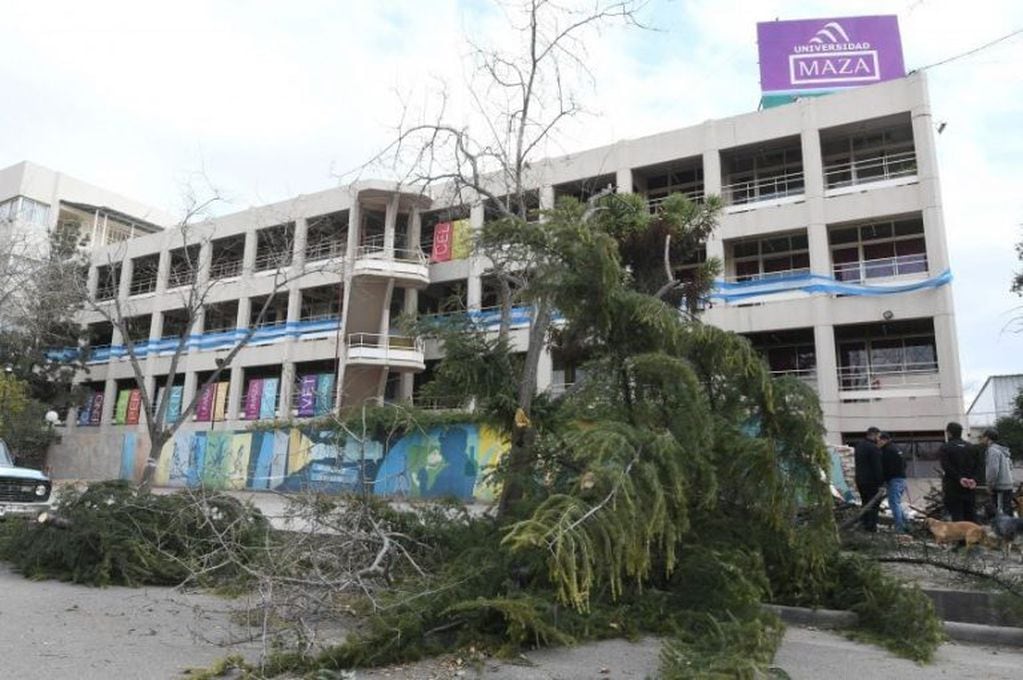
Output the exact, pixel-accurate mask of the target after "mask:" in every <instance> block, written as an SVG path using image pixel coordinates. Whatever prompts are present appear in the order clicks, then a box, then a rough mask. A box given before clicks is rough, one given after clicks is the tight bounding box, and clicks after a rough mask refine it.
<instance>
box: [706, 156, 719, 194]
mask: <svg viewBox="0 0 1023 680" xmlns="http://www.w3.org/2000/svg"><path fill="white" fill-rule="evenodd" d="M703 195H704V196H720V195H721V152H720V151H719V150H718V149H716V148H713V149H707V150H706V151H704V152H703Z"/></svg>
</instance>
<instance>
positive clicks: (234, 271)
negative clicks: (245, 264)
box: [210, 260, 242, 280]
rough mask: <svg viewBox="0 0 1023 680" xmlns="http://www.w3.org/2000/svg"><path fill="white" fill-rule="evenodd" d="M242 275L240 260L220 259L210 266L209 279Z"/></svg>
mask: <svg viewBox="0 0 1023 680" xmlns="http://www.w3.org/2000/svg"><path fill="white" fill-rule="evenodd" d="M241 275H242V261H241V260H222V261H220V262H216V263H214V264H212V265H211V266H210V279H211V280H216V279H230V278H232V277H235V276H241Z"/></svg>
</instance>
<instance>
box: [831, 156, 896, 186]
mask: <svg viewBox="0 0 1023 680" xmlns="http://www.w3.org/2000/svg"><path fill="white" fill-rule="evenodd" d="M913 175H916V152H915V151H903V152H900V153H893V154H884V155H881V156H873V157H871V158H860V159H856V160H853V161H848V162H845V163H834V164H832V165H826V166H824V186H825V187H826V188H828V189H839V188H841V187H851V186H856V185H857V184H864V183H866V182H882V181H884V180H889V179H898V178H900V177H911V176H913Z"/></svg>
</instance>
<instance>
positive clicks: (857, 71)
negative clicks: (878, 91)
mask: <svg viewBox="0 0 1023 680" xmlns="http://www.w3.org/2000/svg"><path fill="white" fill-rule="evenodd" d="M792 51H793V54H790V55H789V77H790V79H791V82H792V84H793V85H828V84H835V83H865V82H876V81H879V80H881V68H880V63H879V59H878V55H877V50H876V49H873V47H872V46H871V44H870V43H869V42H866V41H864V42H855V41H854V40H853V39H852V38H850V37H849V33H848V32H847V31H846V30H845V28H843V27H842V25H841V24H840V23H838V22H837V21H829V22H828V23H826V24H824V26H823V27H822V28H820V29H819V30H818V31H817V32H816V33H815V34H814V35H813V37H812V38H810V39H809V40H807V41H806V42H805V43H803V44H802V45H795V46H794V47H793V48H792Z"/></svg>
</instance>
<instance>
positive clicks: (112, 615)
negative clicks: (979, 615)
mask: <svg viewBox="0 0 1023 680" xmlns="http://www.w3.org/2000/svg"><path fill="white" fill-rule="evenodd" d="M0 593H3V597H2V598H0V649H2V650H3V652H4V654H3V656H4V660H3V672H2V673H0V676H2V677H4V678H12V679H13V678H16V679H17V680H36V679H39V680H53V679H54V678H67V677H74V678H75V679H76V680H107V679H108V678H118V679H124V680H131V679H135V678H138V679H140V680H141V679H150V678H176V677H181V672H182V671H183V670H184V669H185V668H187V667H190V666H203V665H206V664H209V663H211V662H212V661H214V660H215V659H218V658H221V657H223V656H226V655H227V654H229V653H232V652H241V653H244V654H246V655H247V656H250V657H254V656H255V655H256V654H257V649H256V647H255V646H254V645H251V644H249V645H243V646H240V647H239V646H234V647H222V646H219V645H218V644H217V643H218V642H224V641H226V640H230V639H232V638H237V637H239V634H240V632H241V631H239V630H237V629H236V628H234V627H233V626H231V624H230V623H229V621H228V615H229V611H230V610H231V609H232V608H233V607H236V606H238V603H236V602H232V601H228V600H221V599H218V598H214V597H209V596H203V595H197V594H181V593H177V592H175V591H174V590H172V589H169V588H139V589H131V588H105V589H97V588H86V587H81V586H73V585H69V584H66V583H56V582H52V581H43V582H33V581H28V580H26V579H23V578H22V577H21V576H19V575H17V574H14V573H12V572H11V571H10V570H9V569H7V568H6V567H4V566H0ZM659 649H660V644H659V642H658V641H657V640H654V639H646V640H642V641H640V642H637V643H630V642H625V641H623V640H609V641H606V642H602V643H598V644H590V645H584V646H580V647H576V648H568V649H546V650H539V651H536V652H531V653H530V654H528V655H526V658H524V659H520V660H519V661H518V662H516V663H509V662H496V661H490V662H487V663H485V664H483V666H482V667H481V668H478V669H477V668H466V667H458V666H457V665H456V664H454V663H453V662H452V660H450V659H447V660H441V661H436V660H432V661H429V662H424V663H420V664H415V665H413V666H408V667H402V668H390V669H378V670H373V671H360V672H359V673H358V675H357V677H358V678H376V679H380V678H409V679H414V678H423V679H424V680H425V679H427V678H436V679H442V678H454V677H474V676H477V675H478V676H479V677H485V678H502V679H503V678H507V679H509V680H543V679H549V680H553V679H555V678H558V679H566V680H567V679H570V678H580V679H581V678H644V677H647V676H655V675H656V672H657V666H658V653H659ZM775 663H776V665H778V666H780V667H781V668H783V669H785V670H786V671H787V672H788V673H789V674H790V675H791V676H792V678H794V679H795V680H816V679H817V678H821V677H825V676H826V677H828V678H830V679H838V680H841V679H843V678H848V679H849V680H861V679H862V678H900V680H914V679H916V678H920V679H923V678H940V677H944V678H962V677H976V678H987V679H1001V678H1006V679H1009V678H1019V677H1021V676H1020V673H1021V671H1020V669H1023V650H1016V649H1004V648H994V647H981V646H974V645H960V644H946V645H944V646H943V647H942V648H941V650H940V651H939V653H938V657H937V659H936V661H935V663H934V664H932V665H929V666H918V665H917V664H914V663H912V662H910V661H906V660H905V659H899V658H897V657H894V656H892V655H890V654H888V653H887V652H884V651H883V650H881V649H878V648H877V647H873V646H871V645H863V644H859V643H855V642H851V641H849V640H847V639H845V638H844V637H842V636H841V635H840V634H836V633H830V632H824V631H817V630H808V629H802V628H789V630H788V632H787V633H786V636H785V642H784V644H783V645H782V648H781V650H780V651H779V653H778V656H777V658H776V660H775ZM459 673H461V674H460V675H459Z"/></svg>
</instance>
